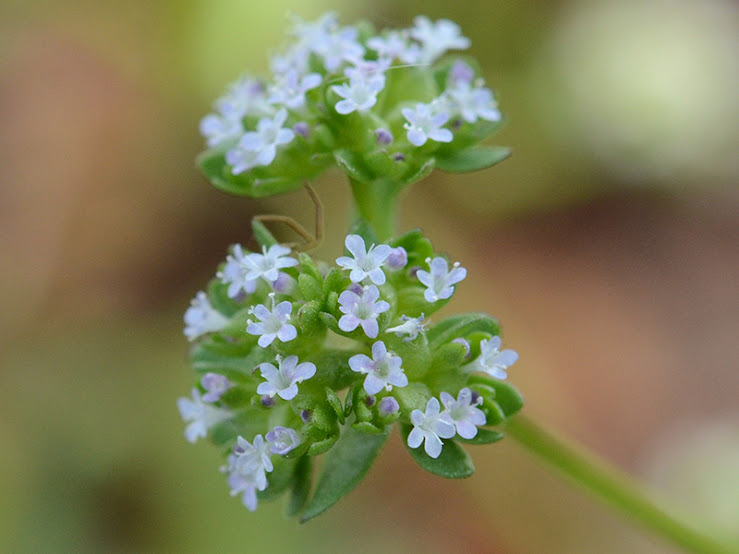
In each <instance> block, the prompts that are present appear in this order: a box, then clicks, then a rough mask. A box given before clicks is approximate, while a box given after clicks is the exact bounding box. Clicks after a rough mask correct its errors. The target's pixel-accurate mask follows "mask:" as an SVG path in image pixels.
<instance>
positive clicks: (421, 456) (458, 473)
mask: <svg viewBox="0 0 739 554" xmlns="http://www.w3.org/2000/svg"><path fill="white" fill-rule="evenodd" d="M412 429H413V426H411V425H407V424H406V425H401V426H400V436H401V437H402V438H403V444H404V445H405V447H406V449H407V450H408V452H409V453H410V455H411V457H412V458H413V459H414V460H415V461H416V463H417V464H418V465H420V466H421V467H422V468H423V469H425V470H426V471H428V472H429V473H433V474H434V475H438V476H439V477H445V478H446V479H463V478H464V477H469V476H470V475H472V474H473V473H475V466H474V465H472V459H471V458H470V456H469V454H467V452H465V450H464V448H462V447H461V446H459V445H458V444H457V443H456V442H454V441H453V440H446V441H444V446H443V447H442V449H441V454H439V457H438V458H432V457H431V456H429V455H428V454H426V451H425V450H424V449H423V445H421V446H419V447H418V448H410V447H409V446H408V435H409V434H410V432H411V430H412Z"/></svg>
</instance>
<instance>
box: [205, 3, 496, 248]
mask: <svg viewBox="0 0 739 554" xmlns="http://www.w3.org/2000/svg"><path fill="white" fill-rule="evenodd" d="M469 46H470V41H469V40H468V39H467V38H465V37H464V36H462V35H461V33H460V29H459V27H458V26H457V25H456V24H455V23H452V22H451V21H448V20H440V21H436V22H432V21H430V20H429V19H428V18H426V17H417V18H416V19H415V20H414V26H413V27H411V28H409V29H402V30H383V31H380V32H378V31H376V30H375V29H374V28H373V27H372V25H370V24H368V23H360V24H357V25H354V26H341V25H340V24H339V22H338V19H337V17H336V15H335V14H334V13H328V14H326V15H324V16H323V17H321V18H320V19H318V20H317V21H314V22H310V23H307V22H304V21H302V20H300V19H298V18H295V21H294V24H293V26H292V28H291V29H290V32H289V42H288V43H287V44H286V46H285V48H284V50H283V51H281V52H280V53H278V54H276V55H274V56H272V58H271V60H270V67H271V75H270V76H269V78H259V77H254V76H248V75H245V76H243V77H241V78H240V79H239V80H238V81H236V82H235V83H233V84H232V85H231V86H230V87H229V88H228V90H227V92H226V94H225V95H224V96H222V97H221V98H219V99H218V100H217V101H216V102H215V105H214V111H213V113H211V114H209V115H207V116H206V117H205V118H203V120H202V121H201V123H200V130H201V132H202V134H203V136H204V137H205V140H206V143H207V146H208V150H206V151H205V152H203V153H202V154H201V155H200V157H199V165H200V167H201V169H202V170H203V172H204V173H205V175H206V176H207V177H208V178H209V180H210V181H211V182H212V183H213V184H214V185H215V186H216V187H218V188H220V189H222V190H224V191H227V192H230V193H235V194H242V195H249V196H267V195H271V194H276V193H281V192H286V191H290V190H295V189H297V188H299V187H301V186H302V183H303V182H304V181H305V180H306V179H313V178H315V177H316V176H317V175H319V174H320V173H321V172H323V171H324V170H325V169H327V168H329V167H333V166H337V165H338V167H339V168H341V169H342V170H343V171H344V172H345V173H346V174H347V175H348V177H349V179H350V182H351V184H352V188H353V191H354V194H355V197H356V198H357V208H358V210H359V215H360V216H361V217H362V218H364V219H365V220H370V221H373V225H374V227H375V231H376V232H377V233H378V235H380V237H381V238H382V239H387V238H389V237H390V235H391V234H392V233H391V232H390V228H391V221H388V220H391V219H392V217H394V212H395V210H394V205H395V199H396V197H397V195H398V193H399V192H400V191H401V190H402V189H403V188H404V187H406V186H407V185H409V184H410V183H413V182H415V181H418V180H420V179H422V178H423V177H425V176H426V175H428V174H429V173H430V172H431V171H432V170H433V169H434V168H435V167H436V168H439V169H442V170H444V171H453V172H461V171H472V170H477V169H482V168H485V167H489V166H491V165H493V164H495V163H497V162H499V161H501V160H502V159H504V158H505V157H506V156H507V155H508V154H509V150H508V149H507V148H501V147H490V146H480V145H479V143H480V141H481V140H483V139H485V138H486V137H488V136H490V135H491V134H492V133H493V132H494V131H495V130H496V129H497V128H498V126H499V124H500V120H501V114H500V112H499V110H498V106H497V103H496V101H495V99H494V97H493V93H492V92H491V90H490V89H489V88H487V87H486V86H485V83H484V81H483V79H482V77H481V76H480V74H479V70H478V67H477V64H476V62H475V61H474V60H473V59H471V58H469V57H466V56H462V55H461V54H460V52H461V51H463V50H466V49H467V48H469ZM451 53H453V54H454V55H449V54H451Z"/></svg>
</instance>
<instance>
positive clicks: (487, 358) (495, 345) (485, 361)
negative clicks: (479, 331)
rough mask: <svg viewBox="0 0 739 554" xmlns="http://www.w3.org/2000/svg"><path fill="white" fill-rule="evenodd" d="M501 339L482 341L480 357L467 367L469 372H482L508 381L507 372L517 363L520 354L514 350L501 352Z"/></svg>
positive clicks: (494, 338)
mask: <svg viewBox="0 0 739 554" xmlns="http://www.w3.org/2000/svg"><path fill="white" fill-rule="evenodd" d="M500 345H501V342H500V337H493V338H491V339H490V340H486V339H483V340H481V341H480V355H479V356H478V357H477V358H475V360H473V361H472V362H470V363H469V364H467V365H466V366H465V369H466V370H467V371H480V372H483V373H487V374H488V375H490V376H491V377H495V378H496V379H506V378H507V377H508V374H507V373H506V370H507V369H508V368H509V367H510V366H512V365H513V364H515V363H516V361H517V360H518V354H517V353H516V352H515V351H514V350H503V351H501V350H500Z"/></svg>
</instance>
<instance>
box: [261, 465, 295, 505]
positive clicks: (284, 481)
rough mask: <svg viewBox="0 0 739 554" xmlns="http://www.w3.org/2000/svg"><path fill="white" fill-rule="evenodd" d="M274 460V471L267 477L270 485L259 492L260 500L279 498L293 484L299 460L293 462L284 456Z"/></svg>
mask: <svg viewBox="0 0 739 554" xmlns="http://www.w3.org/2000/svg"><path fill="white" fill-rule="evenodd" d="M273 459H274V469H273V470H272V472H271V473H269V474H268V475H267V482H268V483H269V485H268V486H267V488H266V489H265V490H263V491H259V492H257V497H258V498H259V500H272V499H274V498H277V497H278V496H280V495H281V494H282V493H283V492H285V491H286V490H287V489H288V488H290V486H291V485H292V484H293V477H294V475H295V465H296V462H297V460H294V459H293V460H291V459H289V458H285V457H283V456H275V457H274V458H273Z"/></svg>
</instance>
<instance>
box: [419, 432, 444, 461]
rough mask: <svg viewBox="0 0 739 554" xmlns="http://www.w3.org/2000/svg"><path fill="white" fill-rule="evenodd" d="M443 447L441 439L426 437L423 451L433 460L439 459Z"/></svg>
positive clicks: (433, 436)
mask: <svg viewBox="0 0 739 554" xmlns="http://www.w3.org/2000/svg"><path fill="white" fill-rule="evenodd" d="M441 447H442V443H441V439H439V437H437V436H436V435H432V434H428V435H426V442H425V443H424V445H423V449H424V450H425V451H426V454H428V455H429V456H431V457H432V458H438V457H439V454H441Z"/></svg>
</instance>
